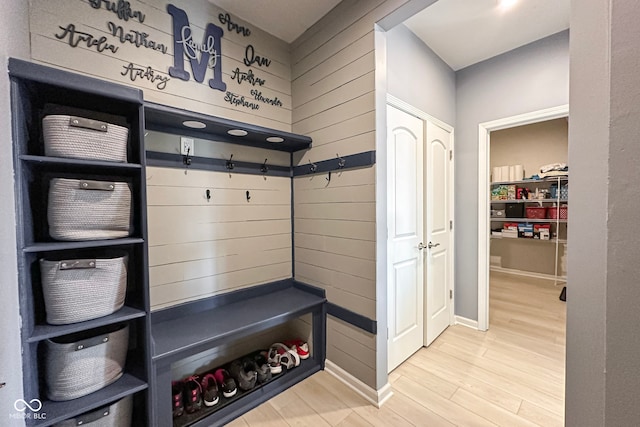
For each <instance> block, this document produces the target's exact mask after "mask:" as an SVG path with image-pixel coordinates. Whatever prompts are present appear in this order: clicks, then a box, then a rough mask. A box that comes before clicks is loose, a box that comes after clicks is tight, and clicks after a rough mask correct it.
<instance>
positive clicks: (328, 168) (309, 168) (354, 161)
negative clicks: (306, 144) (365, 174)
mask: <svg viewBox="0 0 640 427" xmlns="http://www.w3.org/2000/svg"><path fill="white" fill-rule="evenodd" d="M375 163H376V152H375V151H365V152H364V153H358V154H351V155H349V156H344V157H341V156H340V155H339V154H336V158H335V159H327V160H322V161H319V162H315V163H314V162H311V160H309V163H308V164H303V165H300V166H295V167H294V168H293V176H302V175H312V174H316V173H326V172H335V171H341V170H343V169H354V168H362V167H368V166H373V165H374V164H375ZM330 179H331V178H330V176H327V180H330Z"/></svg>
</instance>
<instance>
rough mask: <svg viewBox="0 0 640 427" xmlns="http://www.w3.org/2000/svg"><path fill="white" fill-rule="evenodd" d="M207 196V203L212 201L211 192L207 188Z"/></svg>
mask: <svg viewBox="0 0 640 427" xmlns="http://www.w3.org/2000/svg"><path fill="white" fill-rule="evenodd" d="M206 194H207V201H209V200H211V190H209V189H208V188H207V191H206Z"/></svg>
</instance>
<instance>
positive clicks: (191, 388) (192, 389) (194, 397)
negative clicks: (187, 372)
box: [184, 375, 202, 414]
mask: <svg viewBox="0 0 640 427" xmlns="http://www.w3.org/2000/svg"><path fill="white" fill-rule="evenodd" d="M184 388H185V392H184V394H185V396H186V398H185V400H186V404H185V405H184V406H185V408H184V409H185V410H186V411H187V414H193V413H194V412H196V411H199V410H200V408H202V386H201V385H200V382H199V381H198V376H197V375H194V376H191V377H189V378H187V379H186V380H184Z"/></svg>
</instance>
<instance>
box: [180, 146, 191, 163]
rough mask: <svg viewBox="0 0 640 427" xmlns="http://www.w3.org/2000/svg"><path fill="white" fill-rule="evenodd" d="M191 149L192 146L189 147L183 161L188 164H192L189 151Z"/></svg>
mask: <svg viewBox="0 0 640 427" xmlns="http://www.w3.org/2000/svg"><path fill="white" fill-rule="evenodd" d="M190 151H191V147H188V148H187V154H186V155H185V156H184V158H183V159H182V163H184V164H185V165H187V166H189V165H191V157H189V152H190Z"/></svg>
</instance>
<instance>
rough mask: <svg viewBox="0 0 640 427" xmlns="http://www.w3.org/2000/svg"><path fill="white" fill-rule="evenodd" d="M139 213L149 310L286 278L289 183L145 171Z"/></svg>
mask: <svg viewBox="0 0 640 427" xmlns="http://www.w3.org/2000/svg"><path fill="white" fill-rule="evenodd" d="M207 189H210V190H211V200H210V201H207V199H206V195H205V193H206V190H207ZM247 190H248V191H250V195H251V200H250V201H247V200H246V191H247ZM147 211H148V227H149V266H150V269H149V286H150V298H151V308H152V310H155V309H159V308H163V307H168V306H171V305H175V304H177V303H182V302H186V301H191V300H196V299H199V298H204V297H207V296H212V295H216V294H220V293H224V292H228V291H231V290H236V289H240V288H243V287H247V286H251V285H255V284H260V283H266V282H270V281H274V280H278V279H284V278H287V277H291V185H290V181H289V178H286V177H284V178H282V177H266V178H265V177H263V176H260V175H241V174H228V173H223V172H209V171H198V170H188V171H187V170H185V169H172V168H158V167H148V168H147Z"/></svg>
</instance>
